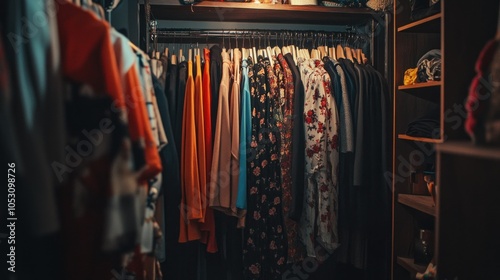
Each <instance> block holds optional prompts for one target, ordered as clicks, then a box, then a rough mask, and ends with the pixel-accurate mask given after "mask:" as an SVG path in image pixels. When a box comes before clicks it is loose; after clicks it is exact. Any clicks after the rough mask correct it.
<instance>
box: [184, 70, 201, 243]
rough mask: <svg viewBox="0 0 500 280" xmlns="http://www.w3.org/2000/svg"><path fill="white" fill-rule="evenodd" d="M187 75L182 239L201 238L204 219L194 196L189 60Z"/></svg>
mask: <svg viewBox="0 0 500 280" xmlns="http://www.w3.org/2000/svg"><path fill="white" fill-rule="evenodd" d="M187 65H188V76H187V81H186V91H185V97H184V112H183V118H182V144H181V189H182V199H181V209H180V213H181V214H180V234H179V242H187V241H192V240H198V239H200V237H201V236H200V230H199V226H198V222H197V221H193V220H199V219H201V209H200V208H201V207H200V204H201V201H200V199H201V198H200V197H199V195H198V197H197V198H196V197H195V193H196V190H199V189H200V186H199V184H200V178H199V173H198V170H199V169H198V159H197V156H198V151H197V146H196V127H195V126H196V124H195V113H194V110H195V107H194V106H195V104H194V94H195V93H194V90H195V89H194V79H193V62H192V61H188V63H187Z"/></svg>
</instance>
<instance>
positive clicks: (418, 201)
mask: <svg viewBox="0 0 500 280" xmlns="http://www.w3.org/2000/svg"><path fill="white" fill-rule="evenodd" d="M398 202H399V203H401V204H403V205H406V206H408V207H411V208H413V209H416V210H418V211H420V212H424V213H426V214H429V215H431V216H436V207H435V206H434V201H433V200H432V197H431V196H426V195H414V194H399V195H398Z"/></svg>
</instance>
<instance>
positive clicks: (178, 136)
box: [174, 61, 188, 163]
mask: <svg viewBox="0 0 500 280" xmlns="http://www.w3.org/2000/svg"><path fill="white" fill-rule="evenodd" d="M177 68H178V71H179V72H178V75H177V92H176V99H177V106H176V107H177V108H176V112H177V113H176V115H175V130H174V137H175V143H176V147H177V154H178V155H179V163H180V162H181V159H182V153H181V149H182V141H183V138H182V137H183V133H182V129H183V125H182V124H183V121H184V120H183V117H184V97H185V95H186V80H187V76H188V69H187V62H186V61H183V62H181V63H179V65H178V67H177Z"/></svg>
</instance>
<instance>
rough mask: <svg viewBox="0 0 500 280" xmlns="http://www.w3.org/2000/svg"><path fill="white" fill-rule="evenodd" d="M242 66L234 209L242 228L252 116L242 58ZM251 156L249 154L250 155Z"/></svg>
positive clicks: (245, 60)
mask: <svg viewBox="0 0 500 280" xmlns="http://www.w3.org/2000/svg"><path fill="white" fill-rule="evenodd" d="M241 66H242V69H243V70H242V78H241V79H242V80H241V84H242V85H241V88H242V91H241V126H240V148H239V156H240V169H239V171H240V174H239V175H240V177H239V182H238V199H237V201H236V207H237V208H238V211H239V212H242V213H241V214H242V215H243V220H241V222H240V224H239V226H240V227H243V226H244V225H245V223H244V215H245V214H246V213H245V212H246V209H247V161H248V160H249V159H251V158H248V157H247V156H248V151H249V150H250V141H251V139H252V138H251V137H252V115H251V110H252V107H251V105H252V104H251V100H250V79H249V75H248V58H246V57H244V58H243V62H242V64H241ZM250 156H251V154H250Z"/></svg>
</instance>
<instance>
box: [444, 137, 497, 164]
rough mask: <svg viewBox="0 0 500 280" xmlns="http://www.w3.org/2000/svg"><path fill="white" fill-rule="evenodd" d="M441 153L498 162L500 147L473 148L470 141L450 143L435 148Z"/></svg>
mask: <svg viewBox="0 0 500 280" xmlns="http://www.w3.org/2000/svg"><path fill="white" fill-rule="evenodd" d="M436 150H437V151H439V152H441V153H448V154H456V155H464V156H472V157H480V158H486V159H493V160H500V147H481V146H475V145H474V144H473V143H472V142H470V141H450V142H446V143H443V144H440V145H437V146H436Z"/></svg>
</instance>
